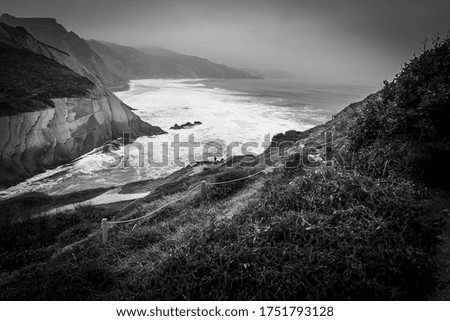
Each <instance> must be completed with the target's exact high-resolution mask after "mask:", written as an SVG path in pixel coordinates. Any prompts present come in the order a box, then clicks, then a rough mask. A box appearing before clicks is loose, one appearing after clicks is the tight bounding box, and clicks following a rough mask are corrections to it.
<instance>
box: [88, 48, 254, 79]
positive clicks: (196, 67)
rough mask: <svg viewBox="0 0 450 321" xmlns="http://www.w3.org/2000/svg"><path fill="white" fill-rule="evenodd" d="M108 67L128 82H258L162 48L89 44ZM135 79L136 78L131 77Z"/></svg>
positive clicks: (221, 66) (220, 65) (229, 70)
mask: <svg viewBox="0 0 450 321" xmlns="http://www.w3.org/2000/svg"><path fill="white" fill-rule="evenodd" d="M88 43H89V45H90V46H91V47H92V48H93V49H94V51H96V52H97V54H99V55H100V56H101V57H102V58H103V59H104V60H105V61H107V62H108V65H109V66H113V67H112V68H115V67H116V65H120V66H119V68H118V69H113V70H114V71H115V72H116V71H117V72H118V73H120V72H123V71H124V70H126V71H125V74H127V75H128V76H129V78H133V77H134V78H256V77H255V76H252V75H250V74H249V73H246V72H244V71H241V70H236V69H232V68H229V67H227V66H225V65H223V64H217V63H213V62H211V61H209V60H208V59H204V58H199V57H195V56H188V55H183V54H180V53H176V52H173V51H170V50H167V49H163V48H155V47H150V48H144V49H142V50H137V49H135V48H131V47H126V46H121V45H117V44H114V43H110V42H98V41H95V40H91V41H88ZM130 75H132V76H133V77H130Z"/></svg>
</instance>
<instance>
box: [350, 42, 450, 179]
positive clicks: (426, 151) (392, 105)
mask: <svg viewBox="0 0 450 321" xmlns="http://www.w3.org/2000/svg"><path fill="white" fill-rule="evenodd" d="M449 123H450V39H446V40H439V39H436V40H435V41H434V42H433V45H432V47H431V48H429V49H428V50H425V51H424V52H423V53H422V54H421V55H420V56H416V57H414V58H413V59H412V60H411V61H410V62H409V63H408V64H406V65H405V66H404V68H403V70H402V71H401V72H400V73H399V74H398V75H397V76H396V77H395V79H394V80H393V81H392V82H385V84H384V87H383V89H382V90H381V95H380V98H379V99H376V100H372V101H371V102H370V103H369V104H367V106H366V108H365V109H363V110H362V112H361V113H360V114H359V115H358V117H357V119H356V124H355V126H354V127H353V128H352V129H351V130H350V138H351V151H352V152H353V153H355V155H356V157H357V163H358V166H359V170H360V171H362V172H364V173H366V174H369V175H374V176H389V175H400V176H402V175H407V176H408V177H409V178H411V179H413V180H416V181H420V182H422V183H423V182H424V183H426V184H427V185H433V186H445V187H450V171H449V169H448V166H447V164H448V163H449V161H450V127H449Z"/></svg>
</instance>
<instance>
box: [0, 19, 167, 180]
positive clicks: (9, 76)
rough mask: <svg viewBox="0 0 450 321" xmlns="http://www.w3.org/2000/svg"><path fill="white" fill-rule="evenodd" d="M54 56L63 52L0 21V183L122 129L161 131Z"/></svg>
mask: <svg viewBox="0 0 450 321" xmlns="http://www.w3.org/2000/svg"><path fill="white" fill-rule="evenodd" d="M38 53H39V54H38ZM54 55H57V56H58V57H59V55H61V57H62V56H64V55H65V54H64V53H61V52H59V51H57V50H56V49H54V48H51V47H48V46H46V45H44V44H42V43H39V42H37V41H36V40H35V39H34V38H33V37H32V36H30V35H28V34H26V32H25V30H24V29H20V28H11V27H8V26H4V25H2V24H0V60H1V62H2V63H1V64H0V165H1V167H0V186H8V185H11V184H14V183H16V182H18V181H21V180H23V179H25V178H27V177H30V176H32V175H34V174H36V173H39V172H41V171H43V170H45V169H46V168H50V167H55V166H57V165H61V164H64V163H67V162H69V161H71V160H73V159H75V158H77V157H78V156H80V155H82V154H84V153H86V152H89V151H90V150H92V149H93V148H95V147H99V146H101V145H103V144H104V143H105V142H108V141H110V140H112V139H116V138H119V137H121V136H122V135H123V132H128V133H131V136H132V137H138V136H142V135H156V134H161V133H164V131H163V130H161V129H160V128H159V127H155V126H151V125H149V124H147V123H145V122H143V121H142V120H141V119H140V118H139V117H138V116H137V115H135V114H134V113H133V112H132V110H131V108H130V107H128V106H127V105H125V104H124V103H123V102H121V101H120V100H119V99H118V98H117V97H116V96H115V95H114V94H112V93H110V92H109V91H108V90H107V89H105V88H104V87H103V86H100V85H98V84H95V83H94V82H92V81H90V80H88V79H87V78H85V77H83V76H81V75H79V74H77V73H75V72H74V71H73V70H71V69H70V68H68V67H66V66H63V65H61V64H59V63H57V62H56V61H54V60H52V59H50V57H53V56H54Z"/></svg>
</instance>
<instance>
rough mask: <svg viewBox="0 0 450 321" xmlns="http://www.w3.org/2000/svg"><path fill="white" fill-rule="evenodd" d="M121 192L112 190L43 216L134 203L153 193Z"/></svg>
mask: <svg viewBox="0 0 450 321" xmlns="http://www.w3.org/2000/svg"><path fill="white" fill-rule="evenodd" d="M121 191H122V187H118V188H114V189H112V190H109V191H107V192H106V193H103V194H100V195H99V196H96V197H94V198H91V199H89V200H87V201H84V202H79V203H73V204H69V205H65V206H61V207H57V208H54V209H51V210H50V211H47V212H45V213H44V214H42V215H53V214H56V213H60V212H65V211H70V210H73V209H75V207H77V206H83V205H104V204H112V203H119V202H124V201H132V200H136V199H140V198H143V197H146V196H147V195H149V194H150V193H151V192H152V191H149V192H145V193H132V194H120V192H121Z"/></svg>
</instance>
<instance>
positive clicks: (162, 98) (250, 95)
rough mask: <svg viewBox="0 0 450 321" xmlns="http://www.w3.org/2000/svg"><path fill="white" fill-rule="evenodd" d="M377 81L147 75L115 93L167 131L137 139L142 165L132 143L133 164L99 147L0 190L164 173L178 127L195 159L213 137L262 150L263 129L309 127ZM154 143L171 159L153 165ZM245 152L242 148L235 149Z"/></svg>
mask: <svg viewBox="0 0 450 321" xmlns="http://www.w3.org/2000/svg"><path fill="white" fill-rule="evenodd" d="M376 89H377V87H367V86H336V85H335V86H331V85H330V86H323V85H322V86H319V85H308V84H305V83H301V82H299V81H295V80H266V79H258V80H249V79H246V80H244V79H240V80H216V79H214V80H213V79H182V80H178V79H177V80H175V79H146V80H133V81H131V87H130V90H128V91H124V92H119V93H116V95H117V96H118V97H119V98H120V99H122V100H123V101H124V102H125V103H126V104H128V105H129V106H131V107H132V108H134V109H136V110H135V113H136V114H137V115H139V116H140V117H141V118H142V119H143V120H144V121H147V122H148V123H150V124H152V125H155V126H159V127H161V128H162V129H163V130H165V131H166V132H167V134H164V135H159V136H154V137H140V138H138V139H137V140H136V142H138V143H141V144H142V145H143V146H144V151H145V153H144V154H145V157H144V166H143V167H141V166H139V161H138V160H139V157H138V155H139V153H138V149H137V148H133V147H131V148H130V166H129V167H126V168H124V167H123V166H122V165H118V166H117V163H118V161H117V159H118V158H117V157H118V156H120V155H123V148H122V149H120V150H118V151H114V152H113V153H114V154H111V153H104V152H102V151H101V149H99V150H97V151H95V152H91V153H89V154H87V155H84V156H82V157H80V158H79V159H77V160H75V161H74V162H72V163H70V164H66V165H63V166H59V167H57V168H55V169H51V170H48V171H46V172H45V173H42V174H39V175H36V176H34V177H32V178H30V179H28V180H27V181H25V182H22V183H20V184H17V185H15V186H12V187H10V188H8V189H6V190H3V191H1V192H0V198H8V197H12V196H15V195H18V194H21V193H25V192H31V191H39V192H45V193H48V194H65V193H70V192H74V191H79V190H84V189H89V188H97V187H108V186H117V185H122V184H126V183H130V182H134V181H138V180H147V179H153V178H159V177H163V176H166V175H168V174H170V173H172V172H174V171H176V170H178V169H180V168H181V167H180V166H178V165H176V164H175V163H174V153H173V149H172V147H171V143H172V142H173V141H174V136H175V135H177V134H178V135H179V140H180V141H181V142H187V141H188V136H189V135H191V134H194V138H195V142H199V143H201V146H200V147H197V148H196V149H195V150H194V151H195V160H202V151H203V144H205V143H208V142H211V141H214V142H218V143H220V144H222V146H224V150H226V146H227V145H228V144H230V143H231V142H236V143H239V144H240V145H242V144H243V143H247V142H254V143H257V144H258V147H257V148H249V149H248V150H249V151H251V152H253V153H260V152H262V151H263V150H264V147H263V146H262V145H261V143H262V142H264V137H265V136H266V135H270V139H271V138H272V137H273V136H274V135H276V134H277V133H280V132H286V131H288V130H291V129H295V130H300V131H302V130H306V129H308V128H311V127H313V126H315V125H318V124H321V123H324V122H326V121H327V120H329V119H331V116H332V114H335V113H337V112H339V111H340V110H341V109H343V108H344V107H345V106H347V105H348V104H350V103H352V102H355V101H359V100H361V99H363V98H365V97H366V96H367V95H368V94H370V93H372V92H374V91H375V90H376ZM194 121H200V122H202V124H201V125H198V126H195V127H192V128H188V129H181V130H171V129H169V128H170V127H171V126H173V125H174V124H175V123H177V124H178V125H181V124H184V123H186V122H191V123H193V122H194ZM149 142H151V143H153V149H152V150H150V154H151V155H152V156H153V159H154V161H155V162H159V161H161V160H162V155H161V154H162V144H163V143H167V144H168V164H167V165H165V166H162V167H161V166H151V165H150V164H149V163H148V161H147V160H148V155H147V153H148V152H149V148H148V143H149ZM187 154H188V150H187V148H181V149H180V155H179V158H178V161H179V162H184V163H185V164H186V165H187V164H188V163H189V160H188V155H187ZM239 154H242V152H241V149H240V148H234V149H233V155H239Z"/></svg>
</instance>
